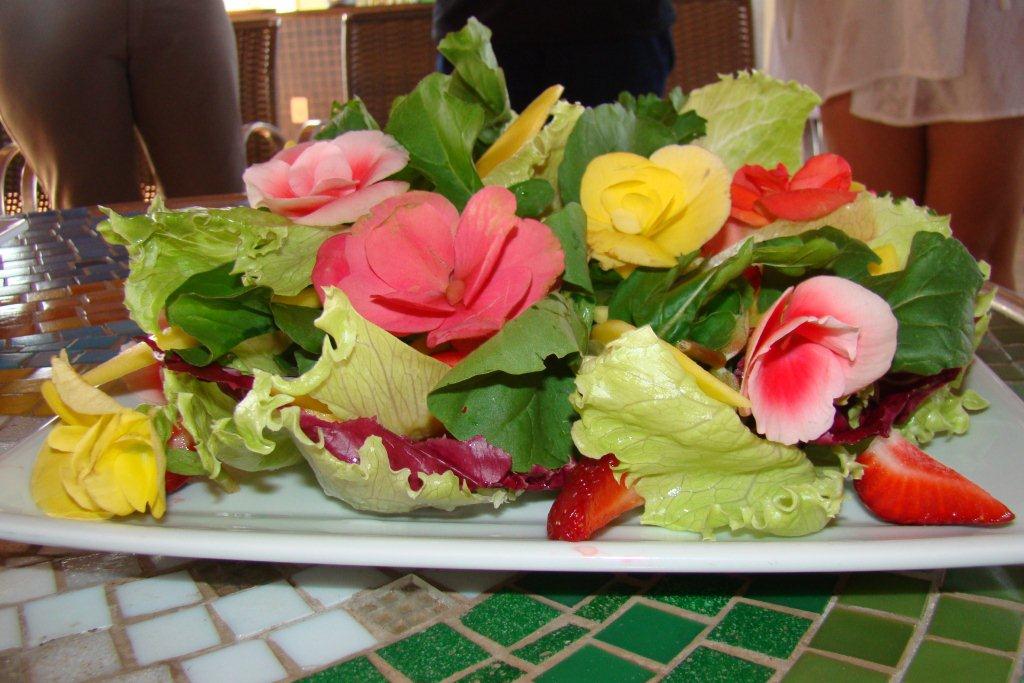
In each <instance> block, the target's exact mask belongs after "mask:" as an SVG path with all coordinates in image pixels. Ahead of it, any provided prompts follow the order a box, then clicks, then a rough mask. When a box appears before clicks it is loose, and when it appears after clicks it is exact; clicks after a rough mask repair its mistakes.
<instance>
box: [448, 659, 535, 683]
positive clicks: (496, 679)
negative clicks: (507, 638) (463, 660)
mask: <svg viewBox="0 0 1024 683" xmlns="http://www.w3.org/2000/svg"><path fill="white" fill-rule="evenodd" d="M524 675H525V672H523V671H521V670H519V669H517V668H516V667H514V666H512V665H511V664H506V663H505V662H499V661H493V662H489V663H488V664H485V665H483V666H482V667H480V668H479V669H477V670H476V671H474V672H472V673H470V674H469V675H468V676H463V677H462V678H460V679H459V680H458V681H456V683H510V682H511V681H515V680H518V679H519V678H521V677H522V676H524Z"/></svg>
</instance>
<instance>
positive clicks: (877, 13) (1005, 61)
mask: <svg viewBox="0 0 1024 683" xmlns="http://www.w3.org/2000/svg"><path fill="white" fill-rule="evenodd" d="M776 8H777V9H776V21H775V33H774V39H773V44H772V59H771V70H772V71H773V73H774V74H775V75H777V76H780V77H783V78H789V79H795V80H797V81H800V82H802V83H806V84H807V85H808V86H810V87H811V88H813V89H814V90H816V91H817V92H818V94H820V95H821V96H822V98H823V99H824V103H823V104H822V105H821V120H822V124H823V126H824V132H825V142H826V146H827V147H828V149H829V150H830V151H833V152H836V153H837V154H840V155H842V156H844V157H846V159H847V160H848V161H849V162H850V165H851V166H852V167H853V173H854V178H855V179H856V180H859V181H860V182H863V183H864V184H865V185H867V187H868V188H869V189H871V190H874V191H877V192H890V193H892V194H893V195H896V196H901V197H910V198H912V199H913V200H914V201H915V202H917V203H918V204H921V203H924V204H926V205H927V206H929V207H931V208H932V209H934V210H935V211H937V212H938V213H940V214H949V215H951V217H952V226H953V233H954V234H955V235H956V237H957V238H958V239H960V240H961V241H962V242H963V243H964V244H965V245H966V246H967V248H968V249H970V251H971V253H972V254H973V255H974V256H975V257H976V258H979V259H984V260H985V261H988V262H989V263H990V264H991V265H992V280H993V281H995V282H997V283H999V284H1001V285H1004V286H1007V287H1011V288H1013V287H1014V286H1015V284H1016V283H1015V282H1014V277H1013V261H1014V255H1015V253H1016V249H1017V238H1018V233H1019V228H1020V223H1021V220H1022V212H1024V0H829V1H828V2H823V1H821V0H779V2H778V5H777V6H776Z"/></svg>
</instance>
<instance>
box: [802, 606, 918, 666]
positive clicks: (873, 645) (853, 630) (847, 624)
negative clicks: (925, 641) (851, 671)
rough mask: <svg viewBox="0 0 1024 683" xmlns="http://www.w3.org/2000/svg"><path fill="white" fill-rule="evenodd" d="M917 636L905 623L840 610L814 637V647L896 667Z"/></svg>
mask: <svg viewBox="0 0 1024 683" xmlns="http://www.w3.org/2000/svg"><path fill="white" fill-rule="evenodd" d="M913 632H914V627H913V626H912V625H910V624H907V623H904V622H902V621H896V620H894V619H886V618H884V617H877V616H875V615H873V614H865V613H863V612H854V611H853V610H848V609H843V608H842V607H836V608H834V609H833V610H832V611H831V612H829V615H828V617H826V618H825V623H823V624H822V625H821V627H820V628H819V629H818V632H817V633H815V634H814V639H813V640H812V641H811V647H816V648H818V649H819V650H827V651H828V652H835V653H837V654H841V655H848V656H850V657H857V658H858V659H865V660H867V661H869V662H875V663H877V664H883V665H885V666H896V664H897V663H898V662H899V661H900V657H902V656H903V650H904V649H905V648H906V647H907V641H909V640H910V636H911V635H912V634H913Z"/></svg>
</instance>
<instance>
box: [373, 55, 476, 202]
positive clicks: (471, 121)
mask: <svg viewBox="0 0 1024 683" xmlns="http://www.w3.org/2000/svg"><path fill="white" fill-rule="evenodd" d="M448 79H449V76H446V75H445V74H440V73H435V74H430V75H429V76H427V77H426V78H424V79H423V80H422V81H420V82H419V85H417V86H416V88H415V90H413V91H412V92H411V93H409V94H408V95H405V96H403V97H399V98H398V99H396V100H395V103H394V105H392V107H391V116H390V117H389V118H388V125H387V132H388V133H390V134H391V135H392V136H393V137H394V138H395V139H396V140H397V141H398V142H399V143H400V144H401V145H402V146H403V147H405V149H406V150H408V152H409V166H410V167H412V168H413V169H415V170H417V171H419V172H420V173H422V174H423V175H424V176H426V177H427V179H428V180H430V181H431V182H432V183H434V185H435V187H436V190H437V192H439V193H441V194H443V195H444V196H445V197H447V198H448V199H449V200H450V201H451V202H452V203H453V204H455V206H456V207H458V208H459V210H461V209H462V208H463V207H464V206H465V205H466V202H467V201H469V198H470V197H471V196H472V195H473V193H474V192H476V191H477V190H479V189H480V188H482V187H483V183H482V182H481V181H480V176H479V174H477V172H476V167H475V166H474V165H473V145H474V143H475V142H476V138H477V135H479V133H480V130H481V128H482V127H483V125H484V109H483V107H481V106H480V105H478V104H471V103H468V102H466V101H464V100H462V99H460V98H458V97H456V96H454V95H452V94H451V93H449V92H448Z"/></svg>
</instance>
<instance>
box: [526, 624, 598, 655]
mask: <svg viewBox="0 0 1024 683" xmlns="http://www.w3.org/2000/svg"><path fill="white" fill-rule="evenodd" d="M587 633H589V631H588V630H587V629H585V628H581V627H579V626H576V625H575V624H569V625H568V626H563V627H562V628H560V629H556V630H554V631H552V632H551V633H548V634H547V635H544V636H541V637H540V638H538V639H537V640H535V641H533V642H532V643H530V644H529V645H524V646H523V647H521V648H519V649H518V650H516V651H515V652H513V653H512V654H514V655H515V656H516V657H519V658H520V659H525V660H526V661H528V662H530V663H532V664H540V663H541V662H543V661H544V660H545V659H548V658H549V657H553V656H554V655H556V654H558V653H559V652H561V651H562V650H564V649H565V648H567V647H569V646H570V645H572V644H573V643H575V642H576V641H577V640H579V639H580V638H582V637H583V636H585V635H586V634H587Z"/></svg>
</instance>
